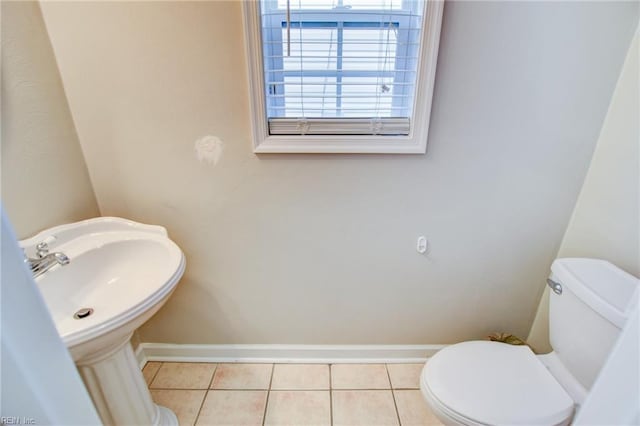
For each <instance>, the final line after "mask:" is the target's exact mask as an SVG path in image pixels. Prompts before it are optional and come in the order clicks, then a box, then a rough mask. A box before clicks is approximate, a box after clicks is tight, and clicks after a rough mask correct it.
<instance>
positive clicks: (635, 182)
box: [529, 33, 640, 351]
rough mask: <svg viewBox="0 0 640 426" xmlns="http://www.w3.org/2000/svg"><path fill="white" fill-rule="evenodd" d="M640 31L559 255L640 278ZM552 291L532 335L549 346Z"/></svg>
mask: <svg viewBox="0 0 640 426" xmlns="http://www.w3.org/2000/svg"><path fill="white" fill-rule="evenodd" d="M639 56H640V36H639V35H638V33H636V35H635V37H634V38H633V42H632V44H631V47H630V48H629V53H628V54H627V59H626V61H625V64H624V67H623V69H622V72H621V73H620V78H619V80H618V84H617V85H616V89H615V92H614V95H613V98H612V99H611V104H610V105H609V111H608V112H607V116H606V119H605V121H604V124H603V126H602V131H601V133H600V137H599V138H598V144H597V146H596V150H595V153H594V154H593V159H592V160H591V166H590V167H589V172H588V173H587V177H586V178H585V181H584V185H583V186H582V190H581V191H580V196H579V198H578V202H577V203H576V207H575V209H574V211H573V216H572V218H571V222H570V223H569V226H568V227H567V231H566V233H565V234H564V238H563V240H562V245H561V246H560V250H559V252H558V257H594V258H600V259H605V260H608V261H609V262H611V263H613V264H615V265H617V266H619V267H620V268H622V269H624V270H626V271H627V272H629V273H631V274H633V275H635V276H636V277H640V247H639V245H640V225H639V221H640V210H639V208H640V199H639V196H640V166H639V162H640V147H639V141H640V129H639V124H638V117H640V105H639V103H640V101H639V99H638V97H639V94H640V86H639V85H638V75H640V68H639V66H638V62H639V61H638V57H639ZM548 297H549V295H548V291H545V294H544V296H543V298H542V301H541V303H540V306H539V308H538V314H537V316H536V319H535V321H534V323H533V327H532V328H531V334H530V336H529V340H530V341H531V343H532V344H533V345H534V347H536V348H537V349H538V350H543V351H548V350H551V346H550V345H549V337H548V336H549V322H548V314H549V301H548Z"/></svg>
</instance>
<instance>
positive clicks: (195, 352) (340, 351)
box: [136, 343, 446, 366]
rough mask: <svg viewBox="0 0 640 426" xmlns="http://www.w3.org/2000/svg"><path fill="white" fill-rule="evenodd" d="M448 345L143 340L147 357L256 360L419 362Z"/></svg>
mask: <svg viewBox="0 0 640 426" xmlns="http://www.w3.org/2000/svg"><path fill="white" fill-rule="evenodd" d="M445 346H446V345H176V344H170V343H141V344H140V345H139V346H138V348H137V349H136V357H137V359H138V361H139V362H140V363H141V366H143V365H144V363H146V362H147V361H174V362H256V363H261V362H265V363H308V364H313V363H323V364H330V363H405V362H412V363H420V362H425V361H426V360H427V358H429V357H431V356H433V355H434V354H435V353H436V352H438V351H439V350H440V349H442V348H444V347H445Z"/></svg>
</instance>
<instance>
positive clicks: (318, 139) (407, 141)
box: [242, 0, 444, 154]
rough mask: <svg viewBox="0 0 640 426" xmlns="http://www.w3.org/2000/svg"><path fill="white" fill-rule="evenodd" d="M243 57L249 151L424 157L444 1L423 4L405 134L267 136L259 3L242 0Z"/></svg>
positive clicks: (267, 125)
mask: <svg viewBox="0 0 640 426" xmlns="http://www.w3.org/2000/svg"><path fill="white" fill-rule="evenodd" d="M242 4H243V8H242V9H243V19H244V21H243V22H244V32H245V53H246V58H247V64H248V67H249V74H248V79H249V105H250V108H251V128H252V136H253V145H254V151H253V152H255V153H256V154H266V153H365V154H424V153H425V152H426V149H427V136H428V133H429V120H430V115H431V102H432V99H433V87H434V81H435V74H436V62H437V59H438V46H439V44H440V28H441V25H442V13H443V10H444V0H429V1H427V5H426V8H425V9H426V10H425V19H424V31H423V32H422V40H421V55H420V56H421V59H420V63H419V65H418V75H419V76H420V77H419V78H418V81H417V86H416V93H415V97H414V108H413V111H414V112H413V117H414V119H413V120H412V121H413V126H412V129H411V132H410V134H409V135H408V136H382V135H374V136H333V135H332V136H319V135H305V136H270V135H269V123H268V122H267V113H266V100H265V88H264V70H263V64H262V56H261V55H260V54H259V52H261V51H262V37H261V34H260V10H259V2H258V1H243V2H242Z"/></svg>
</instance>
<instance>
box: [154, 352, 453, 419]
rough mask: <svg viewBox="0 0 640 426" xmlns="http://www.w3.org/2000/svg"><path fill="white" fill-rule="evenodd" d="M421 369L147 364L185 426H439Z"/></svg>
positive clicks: (162, 400)
mask: <svg viewBox="0 0 640 426" xmlns="http://www.w3.org/2000/svg"><path fill="white" fill-rule="evenodd" d="M422 366H423V364H332V365H328V364H209V363H180V362H148V363H147V364H146V365H145V367H144V369H143V374H144V377H145V380H146V381H147V385H148V386H149V389H150V390H151V395H152V397H153V399H154V400H155V402H156V403H158V404H160V405H164V406H166V407H169V408H171V409H172V410H173V412H174V413H176V415H177V416H178V420H179V421H180V424H181V425H194V424H195V425H212V426H213V425H225V426H232V425H233V426H239V425H247V426H248V425H259V426H262V425H273V426H275V425H290V426H304V425H310V426H311V425H313V426H321V425H335V426H347V425H349V426H358V425H362V426H387V425H389V426H391V425H395V426H398V425H402V426H409V425H440V424H441V423H440V422H439V421H438V420H437V419H436V418H435V416H434V415H433V414H432V413H431V412H430V411H429V409H428V408H427V405H426V404H425V402H424V400H423V398H422V395H421V393H420V390H419V384H418V383H419V381H418V380H419V376H420V371H421V370H422Z"/></svg>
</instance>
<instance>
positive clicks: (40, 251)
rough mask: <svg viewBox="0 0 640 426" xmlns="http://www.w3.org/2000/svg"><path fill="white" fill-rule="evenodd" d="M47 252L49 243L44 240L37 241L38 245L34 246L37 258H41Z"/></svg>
mask: <svg viewBox="0 0 640 426" xmlns="http://www.w3.org/2000/svg"><path fill="white" fill-rule="evenodd" d="M48 253H49V244H47V243H45V242H44V241H43V242H41V243H38V245H37V246H36V255H37V256H38V258H40V259H42V258H43V257H45V256H46V255H47V254H48Z"/></svg>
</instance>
